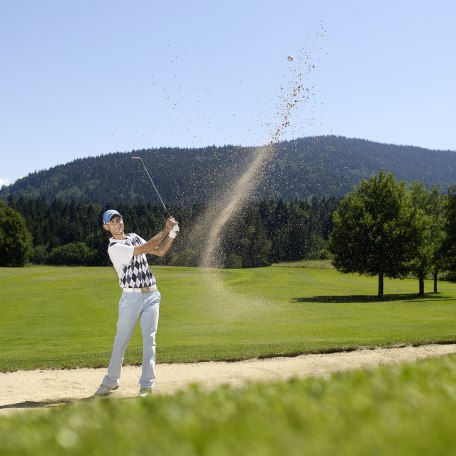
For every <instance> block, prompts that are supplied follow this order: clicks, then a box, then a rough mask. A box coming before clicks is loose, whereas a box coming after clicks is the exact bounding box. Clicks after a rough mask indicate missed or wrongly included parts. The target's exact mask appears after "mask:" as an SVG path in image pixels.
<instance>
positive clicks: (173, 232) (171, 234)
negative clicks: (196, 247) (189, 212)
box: [168, 223, 179, 239]
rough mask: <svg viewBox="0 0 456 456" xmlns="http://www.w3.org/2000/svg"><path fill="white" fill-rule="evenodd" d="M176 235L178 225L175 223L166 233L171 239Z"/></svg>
mask: <svg viewBox="0 0 456 456" xmlns="http://www.w3.org/2000/svg"><path fill="white" fill-rule="evenodd" d="M177 233H179V225H178V224H177V223H176V224H175V225H174V226H173V227H172V228H171V231H170V232H169V233H168V236H169V237H170V238H171V239H175V238H176V236H177Z"/></svg>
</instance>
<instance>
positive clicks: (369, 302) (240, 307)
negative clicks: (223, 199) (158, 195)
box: [0, 267, 456, 371]
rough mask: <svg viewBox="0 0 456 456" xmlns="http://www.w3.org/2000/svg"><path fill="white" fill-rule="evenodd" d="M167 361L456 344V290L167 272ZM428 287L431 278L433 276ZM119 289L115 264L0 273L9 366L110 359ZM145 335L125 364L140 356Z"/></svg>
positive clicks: (162, 284) (288, 271)
mask: <svg viewBox="0 0 456 456" xmlns="http://www.w3.org/2000/svg"><path fill="white" fill-rule="evenodd" d="M155 272H156V276H157V280H158V282H159V288H160V291H161V292H162V295H163V300H162V306H161V316H160V325H159V334H158V362H165V361H170V362H173V361H187V362H190V361H197V360H207V359H242V358H249V357H255V356H272V355H278V354H296V353H306V352H315V351H318V352H324V351H333V350H340V349H350V348H355V347H359V346H388V345H392V344H398V343H405V344H409V343H413V344H420V343H427V342H450V341H451V342H454V341H456V335H455V334H456V332H455V329H454V327H455V323H456V306H455V305H454V304H455V302H456V285H455V284H452V283H448V282H446V283H440V293H439V294H437V295H434V294H428V295H426V297H425V298H424V299H419V298H417V297H416V295H415V293H416V289H417V282H416V281H415V280H402V281H400V280H396V281H386V283H385V291H386V293H387V296H386V297H387V299H386V300H385V301H383V302H378V300H377V299H376V298H375V292H376V278H366V277H359V276H356V275H342V274H339V273H338V272H337V271H334V270H318V269H303V268H282V267H269V268H261V269H251V270H233V271H208V270H201V269H196V268H177V267H174V268H173V267H156V268H155ZM427 289H430V284H429V283H427ZM119 294H120V293H119V289H118V288H117V286H116V277H115V273H114V270H113V269H112V268H52V267H32V268H25V269H8V268H3V269H0V303H1V304H0V306H1V312H2V318H1V319H0V371H10V370H17V369H34V368H46V367H48V368H49V367H55V368H62V367H77V366H91V367H96V366H106V364H107V362H108V359H109V355H110V350H111V346H112V341H113V337H114V331H115V323H116V317H117V316H116V313H117V301H118V298H119ZM140 346H141V344H140V334H139V330H136V331H135V334H134V337H133V340H132V342H131V344H130V346H129V348H128V351H127V357H126V362H127V363H140V360H141V353H140Z"/></svg>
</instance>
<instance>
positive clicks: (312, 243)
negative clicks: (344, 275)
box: [8, 197, 338, 268]
mask: <svg viewBox="0 0 456 456" xmlns="http://www.w3.org/2000/svg"><path fill="white" fill-rule="evenodd" d="M337 202H338V200H337V199H336V198H320V199H319V198H310V199H308V200H301V199H296V200H295V201H293V202H284V201H283V200H278V201H273V200H267V201H262V202H259V203H256V202H252V203H250V204H248V205H247V206H245V207H244V208H243V209H242V210H241V211H240V212H239V213H238V215H237V216H236V217H235V218H234V219H233V220H232V221H231V222H230V224H229V225H228V226H227V228H226V230H225V231H224V233H223V242H222V256H223V258H224V261H223V266H224V267H234V268H241V267H258V266H267V265H270V264H272V263H276V262H281V261H294V260H300V259H303V258H309V259H310V258H322V257H325V256H327V249H326V247H327V240H328V236H329V233H330V231H331V215H332V212H333V211H334V209H335V208H336V206H337ZM8 205H9V207H11V208H12V209H13V210H15V211H17V212H18V213H19V214H21V215H22V217H23V218H24V220H25V224H26V227H27V230H28V231H29V232H30V233H31V237H32V244H33V254H32V255H31V257H30V261H31V262H32V263H35V264H52V265H87V266H104V265H109V264H111V263H110V261H109V258H108V256H107V252H106V249H107V245H108V239H109V236H108V233H107V232H106V231H105V230H104V229H103V227H102V223H101V215H102V213H103V212H104V211H105V210H106V209H108V208H111V207H112V206H111V205H110V204H108V205H105V206H101V205H98V204H93V203H77V202H74V201H72V202H65V201H63V200H54V201H52V202H47V201H46V200H45V199H44V198H38V199H30V198H24V197H20V198H18V199H16V198H13V197H10V198H9V200H8ZM115 208H116V209H117V210H118V211H119V212H120V213H121V214H122V216H123V217H124V221H125V230H126V232H136V233H137V234H139V235H140V236H142V237H143V238H145V239H148V238H150V237H152V236H153V235H154V234H156V233H157V232H158V231H159V230H160V229H161V228H163V226H164V223H165V218H166V215H165V214H164V211H163V208H162V207H161V206H152V205H150V204H147V203H138V204H126V203H123V204H119V205H116V206H115ZM205 208H206V207H205V206H204V205H201V204H194V205H193V206H190V207H184V206H178V205H173V206H170V207H169V210H170V212H171V213H172V214H173V215H174V217H175V218H176V219H177V220H178V221H179V223H180V227H181V230H180V233H179V236H178V237H177V239H176V241H175V245H174V246H173V249H172V250H171V252H170V254H169V255H166V256H165V257H163V258H156V257H153V256H152V257H151V258H150V261H151V263H154V262H155V263H158V264H169V265H180V266H196V265H198V263H199V260H200V255H201V253H202V249H203V248H204V246H203V245H196V244H195V242H193V236H192V230H193V228H194V226H195V224H196V223H197V222H198V220H199V218H200V217H201V215H202V214H203V213H204V211H205Z"/></svg>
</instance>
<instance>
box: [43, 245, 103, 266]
mask: <svg viewBox="0 0 456 456" xmlns="http://www.w3.org/2000/svg"><path fill="white" fill-rule="evenodd" d="M95 255H96V252H95V251H94V250H91V249H90V248H89V247H87V245H86V244H85V243H84V242H73V243H70V244H65V245H62V246H60V247H56V248H55V249H53V250H52V251H51V253H50V255H49V257H48V259H47V263H48V264H53V265H57V266H84V265H90V264H92V261H93V258H94V256H95Z"/></svg>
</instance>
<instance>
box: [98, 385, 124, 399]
mask: <svg viewBox="0 0 456 456" xmlns="http://www.w3.org/2000/svg"><path fill="white" fill-rule="evenodd" d="M117 388H119V385H115V386H106V385H103V383H102V384H101V385H100V386H99V388H98V389H97V390H96V391H95V395H96V396H107V395H108V394H111V393H112V392H113V391H115V390H116V389H117Z"/></svg>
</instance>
